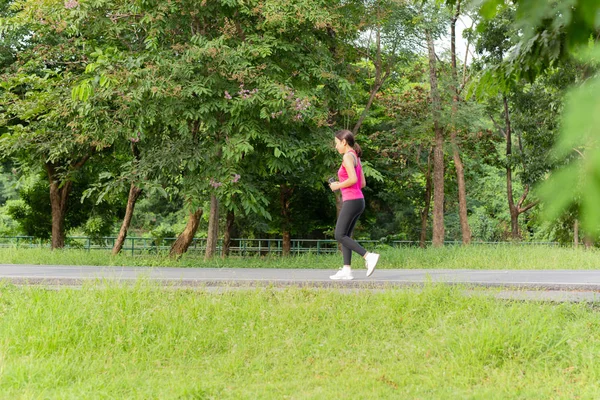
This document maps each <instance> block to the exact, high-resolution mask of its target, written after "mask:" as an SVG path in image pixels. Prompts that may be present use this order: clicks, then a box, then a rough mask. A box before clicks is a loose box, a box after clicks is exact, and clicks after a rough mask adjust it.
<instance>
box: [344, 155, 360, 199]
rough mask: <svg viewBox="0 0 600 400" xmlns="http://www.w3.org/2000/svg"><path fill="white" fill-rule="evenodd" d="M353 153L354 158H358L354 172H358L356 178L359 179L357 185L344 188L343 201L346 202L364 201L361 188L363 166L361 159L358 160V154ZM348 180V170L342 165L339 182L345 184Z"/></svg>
mask: <svg viewBox="0 0 600 400" xmlns="http://www.w3.org/2000/svg"><path fill="white" fill-rule="evenodd" d="M350 151H351V152H352V154H354V156H355V157H356V167H354V171H355V172H356V177H357V178H358V179H357V181H356V183H355V184H354V185H352V186H349V187H347V188H342V189H341V191H342V201H346V200H356V199H363V198H364V196H363V192H362V189H361V188H360V187H361V183H362V182H361V179H362V166H361V165H360V158H358V156H357V155H356V152H354V151H353V150H350ZM347 179H348V172H346V168H345V167H344V164H343V163H342V166H341V167H340V169H339V170H338V180H339V181H340V182H344V181H345V180H347Z"/></svg>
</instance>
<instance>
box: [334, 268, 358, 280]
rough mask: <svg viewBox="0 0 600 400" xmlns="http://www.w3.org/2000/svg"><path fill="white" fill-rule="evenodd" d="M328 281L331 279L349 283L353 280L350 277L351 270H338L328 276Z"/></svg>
mask: <svg viewBox="0 0 600 400" xmlns="http://www.w3.org/2000/svg"><path fill="white" fill-rule="evenodd" d="M329 279H333V280H335V281H349V280H352V279H354V277H353V276H352V270H351V269H349V268H348V269H346V268H340V270H339V271H338V272H337V273H336V274H335V275H330V276H329Z"/></svg>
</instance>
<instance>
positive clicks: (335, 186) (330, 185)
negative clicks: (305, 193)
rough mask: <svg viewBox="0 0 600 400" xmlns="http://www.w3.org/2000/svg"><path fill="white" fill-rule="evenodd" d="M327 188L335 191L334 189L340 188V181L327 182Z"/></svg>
mask: <svg viewBox="0 0 600 400" xmlns="http://www.w3.org/2000/svg"><path fill="white" fill-rule="evenodd" d="M329 188H330V189H331V191H332V192H335V191H336V190H340V183H339V182H331V183H330V184H329Z"/></svg>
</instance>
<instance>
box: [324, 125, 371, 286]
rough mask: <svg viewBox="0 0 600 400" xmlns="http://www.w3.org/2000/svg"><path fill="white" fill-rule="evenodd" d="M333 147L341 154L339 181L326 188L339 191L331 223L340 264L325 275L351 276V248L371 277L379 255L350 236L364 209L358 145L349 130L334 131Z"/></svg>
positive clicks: (337, 278)
mask: <svg viewBox="0 0 600 400" xmlns="http://www.w3.org/2000/svg"><path fill="white" fill-rule="evenodd" d="M335 148H336V150H337V151H338V153H340V154H343V161H342V166H341V167H340V169H339V170H338V179H339V182H332V183H330V184H329V187H330V188H331V190H332V191H336V190H341V191H342V210H341V211H340V215H339V216H338V220H337V224H336V226H335V240H337V241H338V242H339V243H340V244H341V245H342V255H343V258H344V266H343V267H342V268H340V270H339V271H338V272H337V273H336V274H335V275H331V276H330V277H329V278H331V279H334V280H350V279H354V276H353V275H352V269H351V266H350V264H351V261H352V252H353V251H354V252H356V253H358V254H360V255H361V256H362V257H363V258H364V259H365V266H366V268H367V276H371V274H372V273H373V271H374V270H375V266H376V265H377V261H378V260H379V254H376V253H369V252H367V251H366V250H365V249H364V248H363V247H362V246H361V245H360V244H358V243H357V242H356V241H355V240H353V239H352V232H353V231H354V226H355V225H356V221H358V217H360V215H361V214H362V213H363V211H364V210H365V198H364V196H363V193H362V188H364V187H365V186H366V185H367V182H366V180H365V174H364V173H363V170H362V166H361V164H360V156H361V155H362V151H361V149H360V146H359V145H358V144H357V143H355V141H354V135H353V134H352V132H350V131H349V130H341V131H337V132H336V134H335Z"/></svg>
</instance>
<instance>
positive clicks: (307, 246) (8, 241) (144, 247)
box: [0, 236, 559, 256]
mask: <svg viewBox="0 0 600 400" xmlns="http://www.w3.org/2000/svg"><path fill="white" fill-rule="evenodd" d="M116 239H117V238H116V237H112V236H110V237H102V238H91V237H87V236H69V237H67V238H66V240H65V248H71V249H83V250H87V251H92V250H110V249H112V248H113V246H114V244H115V241H116ZM175 240H177V238H162V239H156V238H144V237H128V238H127V239H126V240H125V243H124V245H123V249H122V251H123V252H127V253H129V254H132V255H135V254H144V253H163V252H168V251H169V249H170V248H171V245H172V244H173V242H175ZM206 240H207V239H202V238H194V240H193V241H192V243H191V245H190V247H189V248H188V252H191V253H194V252H204V251H205V250H206ZM358 242H359V243H360V244H361V245H363V246H364V247H367V248H375V247H382V246H390V247H418V246H419V245H420V242H418V241H408V240H360V239H359V240H358ZM427 244H428V245H430V244H431V242H427ZM445 244H446V245H460V244H462V242H460V241H446V242H445ZM472 245H495V246H498V245H507V246H535V245H538V246H540V245H542V246H559V243H557V242H516V241H514V242H477V241H474V242H472ZM0 247H4V248H44V247H46V248H49V247H50V242H49V241H47V240H41V239H38V238H34V237H33V236H6V237H0ZM337 251H338V244H337V242H336V241H335V240H332V239H292V240H291V251H290V253H291V254H304V253H314V254H331V253H335V252H337ZM217 253H218V254H221V255H222V254H223V241H222V240H219V241H218V242H217ZM282 253H283V239H247V238H237V239H231V241H230V246H229V254H231V255H242V256H246V255H256V254H260V255H267V254H276V255H278V254H282Z"/></svg>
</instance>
